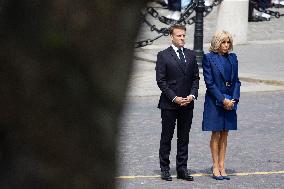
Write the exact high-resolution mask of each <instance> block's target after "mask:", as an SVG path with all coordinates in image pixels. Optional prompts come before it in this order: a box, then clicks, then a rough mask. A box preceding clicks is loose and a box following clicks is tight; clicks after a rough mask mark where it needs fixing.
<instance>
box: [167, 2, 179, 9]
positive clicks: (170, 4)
mask: <svg viewBox="0 0 284 189" xmlns="http://www.w3.org/2000/svg"><path fill="white" fill-rule="evenodd" d="M168 9H169V10H171V11H180V10H181V0H168Z"/></svg>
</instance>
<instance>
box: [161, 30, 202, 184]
mask: <svg viewBox="0 0 284 189" xmlns="http://www.w3.org/2000/svg"><path fill="white" fill-rule="evenodd" d="M185 33H186V28H185V26H180V25H174V26H172V27H171V28H170V37H171V40H172V45H171V46H170V47H168V48H167V49H165V50H163V51H161V52H159V53H158V55H157V63H156V80H157V84H158V86H159V88H160V90H161V91H162V93H161V96H160V100H159V104H158V108H160V109H161V118H162V133H161V140H160V149H159V158H160V168H161V178H162V179H163V180H167V181H171V180H172V177H171V175H170V172H169V170H170V166H169V165H170V160H169V156H170V151H171V140H172V138H173V134H174V129H175V124H176V121H177V155H176V170H177V178H178V179H184V180H188V181H193V177H192V176H190V174H189V173H188V170H187V160H188V141H189V131H190V128H191V123H192V117H193V108H194V100H195V99H196V98H197V96H198V88H199V70H198V65H197V62H196V58H195V54H194V52H193V51H192V50H189V49H187V48H184V44H185Z"/></svg>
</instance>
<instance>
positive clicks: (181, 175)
mask: <svg viewBox="0 0 284 189" xmlns="http://www.w3.org/2000/svg"><path fill="white" fill-rule="evenodd" d="M177 179H183V180H187V181H193V180H194V179H193V177H192V176H190V174H189V173H188V171H181V172H177Z"/></svg>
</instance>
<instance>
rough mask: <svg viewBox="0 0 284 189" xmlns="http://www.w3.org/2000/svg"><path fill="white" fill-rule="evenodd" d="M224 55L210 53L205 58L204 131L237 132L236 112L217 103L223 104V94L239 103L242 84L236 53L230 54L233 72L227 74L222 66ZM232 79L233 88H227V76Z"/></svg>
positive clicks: (203, 63)
mask: <svg viewBox="0 0 284 189" xmlns="http://www.w3.org/2000/svg"><path fill="white" fill-rule="evenodd" d="M222 58H223V57H222V55H219V54H218V53H214V52H210V53H208V54H206V55H204V57H203V62H202V66H203V76H204V81H205V84H206V94H205V102H204V111H203V121H202V130H203V131H224V130H226V131H228V130H237V114H236V110H226V109H224V108H223V107H221V106H217V103H219V104H222V102H223V100H224V99H225V97H224V95H223V94H228V95H230V96H232V98H233V99H235V100H236V101H239V98H240V86H241V82H240V81H239V78H238V60H237V56H236V55H235V54H234V53H230V54H228V60H229V62H230V64H231V69H232V71H231V72H230V73H231V74H230V73H225V72H226V69H225V68H224V66H223V64H222ZM227 74H228V75H229V76H230V77H231V86H226V76H225V75H227Z"/></svg>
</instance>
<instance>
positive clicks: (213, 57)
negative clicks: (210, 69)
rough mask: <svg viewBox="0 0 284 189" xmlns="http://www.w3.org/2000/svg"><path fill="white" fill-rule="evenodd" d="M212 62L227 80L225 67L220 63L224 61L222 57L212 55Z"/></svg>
mask: <svg viewBox="0 0 284 189" xmlns="http://www.w3.org/2000/svg"><path fill="white" fill-rule="evenodd" d="M212 55H213V56H212V60H213V63H214V64H215V66H216V67H217V68H218V70H219V72H220V73H221V76H222V77H223V79H224V80H225V73H224V67H223V66H222V64H221V63H220V62H221V61H222V59H221V57H220V56H219V54H217V53H212Z"/></svg>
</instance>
